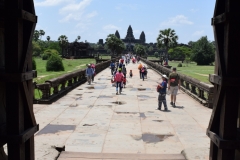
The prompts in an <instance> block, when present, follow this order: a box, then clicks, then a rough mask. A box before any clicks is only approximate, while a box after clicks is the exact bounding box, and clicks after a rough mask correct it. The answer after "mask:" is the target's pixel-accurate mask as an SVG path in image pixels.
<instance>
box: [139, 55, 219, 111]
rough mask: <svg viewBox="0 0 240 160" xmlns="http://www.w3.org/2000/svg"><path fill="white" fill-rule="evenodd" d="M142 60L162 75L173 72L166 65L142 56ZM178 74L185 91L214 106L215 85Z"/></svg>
mask: <svg viewBox="0 0 240 160" xmlns="http://www.w3.org/2000/svg"><path fill="white" fill-rule="evenodd" d="M141 61H142V62H143V63H145V64H147V65H148V67H151V68H152V69H153V70H154V71H156V72H157V73H159V74H161V75H163V74H165V75H167V76H169V74H170V73H171V70H170V69H168V68H166V67H164V66H161V65H159V64H156V63H154V62H151V61H148V60H146V59H144V58H141ZM178 74H179V76H180V80H181V90H183V91H184V92H185V93H187V94H188V95H190V96H191V97H193V98H194V99H196V100H197V101H199V102H200V103H202V104H203V105H205V106H207V107H209V108H212V107H213V89H214V86H213V85H210V84H207V83H204V82H201V81H199V80H197V79H195V78H192V77H188V76H186V75H184V74H181V73H178Z"/></svg>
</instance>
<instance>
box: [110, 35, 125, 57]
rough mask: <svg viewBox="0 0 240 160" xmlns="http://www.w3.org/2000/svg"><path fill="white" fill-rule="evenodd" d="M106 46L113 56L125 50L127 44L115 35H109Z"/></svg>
mask: <svg viewBox="0 0 240 160" xmlns="http://www.w3.org/2000/svg"><path fill="white" fill-rule="evenodd" d="M106 45H107V47H108V49H110V50H111V51H112V53H113V54H115V53H116V54H117V55H118V54H120V53H121V52H122V51H123V50H124V49H126V46H125V44H124V43H123V41H122V40H120V39H119V38H117V37H116V36H115V35H114V34H109V35H108V36H107V38H106Z"/></svg>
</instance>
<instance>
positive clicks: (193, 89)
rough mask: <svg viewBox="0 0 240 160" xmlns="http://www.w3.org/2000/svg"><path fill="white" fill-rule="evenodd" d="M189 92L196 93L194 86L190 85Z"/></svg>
mask: <svg viewBox="0 0 240 160" xmlns="http://www.w3.org/2000/svg"><path fill="white" fill-rule="evenodd" d="M191 92H192V93H193V94H197V92H196V86H194V85H191Z"/></svg>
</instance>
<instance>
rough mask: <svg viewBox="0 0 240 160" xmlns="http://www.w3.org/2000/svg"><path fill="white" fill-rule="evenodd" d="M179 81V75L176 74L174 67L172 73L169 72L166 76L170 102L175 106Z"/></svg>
mask: <svg viewBox="0 0 240 160" xmlns="http://www.w3.org/2000/svg"><path fill="white" fill-rule="evenodd" d="M180 85H181V81H180V77H179V75H178V74H177V69H176V68H175V67H174V68H173V70H172V73H170V75H169V78H168V90H169V92H170V94H171V102H170V104H171V105H172V106H173V107H176V105H175V104H176V99H177V92H178V89H180Z"/></svg>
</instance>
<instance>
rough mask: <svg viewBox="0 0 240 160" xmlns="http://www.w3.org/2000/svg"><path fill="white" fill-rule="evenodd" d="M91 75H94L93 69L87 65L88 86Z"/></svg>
mask: <svg viewBox="0 0 240 160" xmlns="http://www.w3.org/2000/svg"><path fill="white" fill-rule="evenodd" d="M93 74H94V72H93V69H92V68H91V65H90V64H88V68H87V69H86V76H87V81H88V84H89V85H90V84H91V80H92V76H93Z"/></svg>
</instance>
